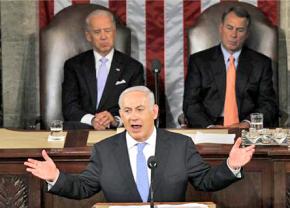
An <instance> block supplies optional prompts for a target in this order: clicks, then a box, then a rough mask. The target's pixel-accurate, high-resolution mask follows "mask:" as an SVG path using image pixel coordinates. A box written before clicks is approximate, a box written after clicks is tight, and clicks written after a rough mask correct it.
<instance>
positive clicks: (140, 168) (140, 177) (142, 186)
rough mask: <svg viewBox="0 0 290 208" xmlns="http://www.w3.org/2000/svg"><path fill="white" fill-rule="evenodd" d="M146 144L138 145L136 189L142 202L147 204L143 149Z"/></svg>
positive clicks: (147, 190) (146, 180) (147, 185)
mask: <svg viewBox="0 0 290 208" xmlns="http://www.w3.org/2000/svg"><path fill="white" fill-rule="evenodd" d="M145 145H146V143H138V144H137V147H138V153H137V177H136V178H137V179H136V181H137V188H138V191H139V194H140V196H141V198H142V201H143V202H147V200H148V195H149V179H148V170H147V162H146V158H145V155H144V153H143V149H144V147H145Z"/></svg>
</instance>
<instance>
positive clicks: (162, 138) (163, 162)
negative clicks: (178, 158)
mask: <svg viewBox="0 0 290 208" xmlns="http://www.w3.org/2000/svg"><path fill="white" fill-rule="evenodd" d="M169 153H170V144H169V143H168V139H167V136H166V135H165V134H164V132H163V131H161V130H159V129H157V135H156V149H155V157H156V160H157V164H158V166H157V168H156V171H155V176H154V178H155V190H154V191H155V193H156V194H157V193H158V192H159V191H158V189H159V187H160V183H161V182H162V178H163V177H164V172H165V171H166V166H167V162H168V155H169ZM157 198H158V197H156V199H157Z"/></svg>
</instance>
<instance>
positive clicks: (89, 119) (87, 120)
mask: <svg viewBox="0 0 290 208" xmlns="http://www.w3.org/2000/svg"><path fill="white" fill-rule="evenodd" d="M94 117H95V116H94V115H93V114H86V115H84V116H83V117H82V119H81V123H84V124H88V125H90V126H92V119H93V118H94Z"/></svg>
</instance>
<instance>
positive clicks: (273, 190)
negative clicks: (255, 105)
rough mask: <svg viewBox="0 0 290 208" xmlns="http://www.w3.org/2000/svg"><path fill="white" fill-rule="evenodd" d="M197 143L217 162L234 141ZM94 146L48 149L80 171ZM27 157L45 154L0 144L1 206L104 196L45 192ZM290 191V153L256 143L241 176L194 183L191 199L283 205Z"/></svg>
mask: <svg viewBox="0 0 290 208" xmlns="http://www.w3.org/2000/svg"><path fill="white" fill-rule="evenodd" d="M197 148H198V150H199V152H200V154H201V155H202V156H203V157H204V158H205V159H206V161H208V162H209V163H210V164H212V165H217V164H219V163H220V162H222V161H223V160H225V159H226V158H227V156H228V152H229V151H230V149H231V146H230V145H199V146H198V147H197ZM90 150H91V149H90V147H82V148H64V149H47V151H48V153H49V155H50V156H51V157H52V158H53V159H54V160H55V162H56V164H57V166H58V167H59V168H60V169H61V170H62V171H65V172H68V173H79V172H80V171H82V170H83V169H84V168H85V167H86V165H87V163H88V159H89V156H90ZM27 157H33V158H36V159H41V150H40V149H30V150H27V149H13V150H1V149H0V207H7V206H6V205H7V204H8V203H14V204H15V203H19V202H22V204H23V207H47V208H53V207H70V208H75V207H90V206H91V205H93V204H94V203H95V202H97V201H104V197H103V195H102V194H97V195H95V196H93V197H91V198H90V199H86V200H81V201H76V200H70V199H65V198H62V197H58V196H53V195H51V194H48V193H46V190H47V187H46V184H45V182H43V181H41V180H39V179H37V178H35V177H33V176H31V175H30V174H28V173H26V171H25V167H24V165H23V162H24V161H25V160H27ZM289 195H290V152H289V151H288V149H287V148H282V147H281V148H277V147H257V148H256V153H255V155H254V158H253V160H252V161H251V162H250V163H249V164H248V165H247V166H246V167H245V168H244V178H243V179H242V180H241V181H239V182H237V183H235V184H232V185H231V186H229V187H227V188H226V189H224V190H222V191H218V192H213V193H209V192H197V191H195V190H194V189H193V188H192V187H191V186H189V188H188V192H187V197H186V199H187V201H213V202H215V203H216V204H217V205H218V207H225V208H227V207H229V208H232V207H234V208H239V207H241V208H244V207H269V208H270V207H275V208H280V207H283V208H284V207H290V206H289V204H290V200H289ZM1 203H2V204H1ZM3 204H4V205H3ZM8 207H9V206H8ZM16 207H17V206H16Z"/></svg>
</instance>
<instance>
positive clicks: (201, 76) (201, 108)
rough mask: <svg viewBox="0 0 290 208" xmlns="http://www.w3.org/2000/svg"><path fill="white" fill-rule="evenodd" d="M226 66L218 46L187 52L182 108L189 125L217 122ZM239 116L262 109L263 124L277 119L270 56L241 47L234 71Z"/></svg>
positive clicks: (223, 93)
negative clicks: (186, 70)
mask: <svg viewBox="0 0 290 208" xmlns="http://www.w3.org/2000/svg"><path fill="white" fill-rule="evenodd" d="M225 94H226V66H225V61H224V56H223V53H222V50H221V46H220V45H218V46H215V47H212V48H209V49H207V50H204V51H200V52H198V53H195V54H193V55H191V56H190V59H189V64H188V75H187V78H186V81H185V89H184V100H183V112H184V114H185V116H186V118H187V120H188V123H189V126H190V127H197V128H200V127H201V128H206V127H207V126H209V125H214V124H218V123H217V122H218V118H219V117H220V116H221V114H222V112H223V109H224V102H225ZM236 96H237V104H238V111H239V119H240V121H243V120H250V114H251V113H258V112H259V113H263V114H264V125H265V126H266V127H271V126H274V125H275V124H276V122H277V121H278V106H277V98H276V94H275V91H274V88H273V82H272V67H271V60H270V58H268V57H266V56H264V55H262V54H260V53H257V52H256V51H253V50H251V49H249V48H247V47H243V49H242V51H241V54H240V56H239V62H238V67H237V73H236Z"/></svg>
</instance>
